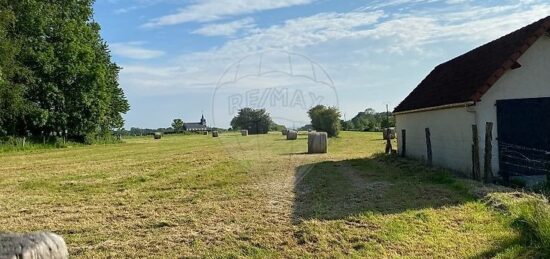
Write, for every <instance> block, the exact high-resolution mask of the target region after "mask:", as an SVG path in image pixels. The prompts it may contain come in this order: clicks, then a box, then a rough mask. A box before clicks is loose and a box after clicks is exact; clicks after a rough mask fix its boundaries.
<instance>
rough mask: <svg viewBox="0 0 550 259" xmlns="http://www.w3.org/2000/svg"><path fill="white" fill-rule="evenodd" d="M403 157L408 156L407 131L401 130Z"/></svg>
mask: <svg viewBox="0 0 550 259" xmlns="http://www.w3.org/2000/svg"><path fill="white" fill-rule="evenodd" d="M401 156H402V157H406V156H407V130H405V129H402V130H401Z"/></svg>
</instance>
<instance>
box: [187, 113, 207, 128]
mask: <svg viewBox="0 0 550 259" xmlns="http://www.w3.org/2000/svg"><path fill="white" fill-rule="evenodd" d="M183 125H184V127H185V131H208V130H209V128H208V127H207V126H206V119H205V118H204V115H202V117H201V121H200V122H189V123H184V124H183Z"/></svg>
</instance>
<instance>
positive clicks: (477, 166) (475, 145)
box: [472, 124, 481, 181]
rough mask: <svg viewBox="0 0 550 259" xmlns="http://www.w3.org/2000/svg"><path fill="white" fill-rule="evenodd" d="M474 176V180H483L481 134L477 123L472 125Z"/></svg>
mask: <svg viewBox="0 0 550 259" xmlns="http://www.w3.org/2000/svg"><path fill="white" fill-rule="evenodd" d="M472 138H473V145H472V178H473V179H474V180H477V181H479V180H481V164H480V163H479V136H478V131H477V125H476V124H473V125H472Z"/></svg>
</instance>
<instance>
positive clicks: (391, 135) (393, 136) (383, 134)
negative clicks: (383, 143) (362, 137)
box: [382, 128, 395, 140]
mask: <svg viewBox="0 0 550 259" xmlns="http://www.w3.org/2000/svg"><path fill="white" fill-rule="evenodd" d="M388 129H389V132H390V133H389V135H388ZM388 136H389V138H390V139H395V128H386V129H384V130H383V131H382V137H383V138H384V140H388Z"/></svg>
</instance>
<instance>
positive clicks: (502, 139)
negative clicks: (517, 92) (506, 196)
mask: <svg viewBox="0 0 550 259" xmlns="http://www.w3.org/2000/svg"><path fill="white" fill-rule="evenodd" d="M497 120H498V145H499V158H500V159H499V160H500V173H501V175H502V176H503V177H505V179H506V178H508V177H509V176H522V175H527V176H533V175H544V174H548V173H550V172H549V171H548V163H550V161H548V158H549V155H550V98H532V99H513V100H499V101H497Z"/></svg>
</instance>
